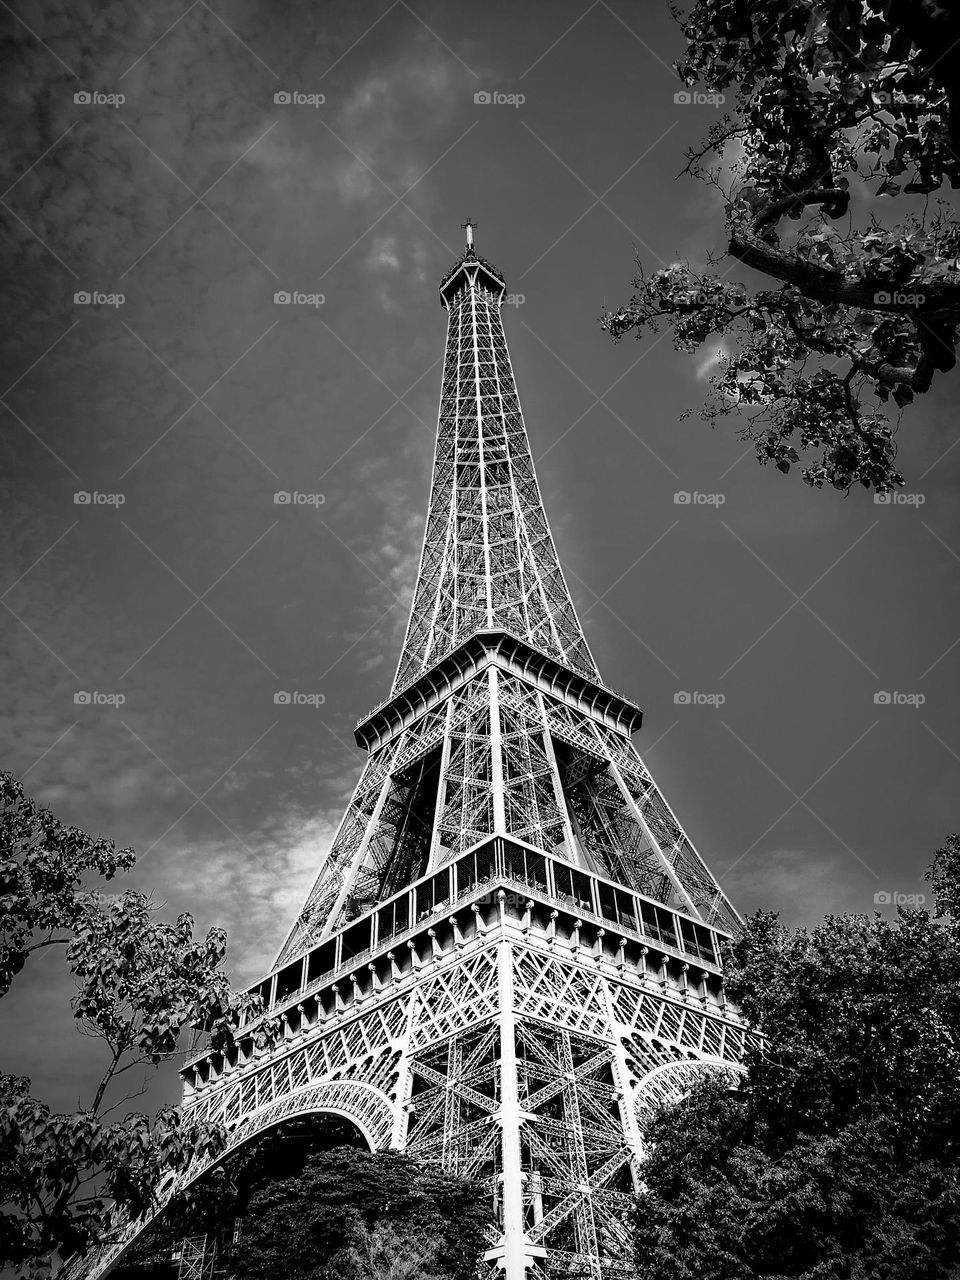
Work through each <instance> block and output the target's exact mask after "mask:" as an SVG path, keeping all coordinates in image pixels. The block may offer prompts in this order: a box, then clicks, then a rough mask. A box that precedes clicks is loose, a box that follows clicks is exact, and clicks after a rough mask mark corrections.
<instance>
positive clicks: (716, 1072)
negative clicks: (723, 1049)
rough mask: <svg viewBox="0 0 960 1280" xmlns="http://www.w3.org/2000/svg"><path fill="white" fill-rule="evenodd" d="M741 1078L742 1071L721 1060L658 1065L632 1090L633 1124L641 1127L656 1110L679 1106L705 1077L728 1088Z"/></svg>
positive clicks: (707, 1059)
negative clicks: (716, 1078) (717, 1078)
mask: <svg viewBox="0 0 960 1280" xmlns="http://www.w3.org/2000/svg"><path fill="white" fill-rule="evenodd" d="M743 1075H746V1071H745V1070H744V1068H743V1067H740V1066H735V1065H733V1064H732V1063H730V1062H727V1061H725V1060H724V1059H722V1058H706V1059H702V1058H701V1059H697V1060H693V1059H688V1060H685V1061H682V1062H664V1063H661V1065H660V1066H658V1067H654V1068H653V1070H652V1071H648V1072H647V1074H646V1075H645V1076H644V1077H643V1078H642V1079H641V1080H640V1081H639V1083H638V1084H637V1086H636V1099H635V1102H634V1111H635V1114H636V1117H637V1124H638V1125H641V1126H642V1125H643V1124H645V1123H646V1121H647V1120H648V1119H649V1118H650V1116H651V1115H652V1114H653V1112H654V1111H655V1110H656V1109H657V1108H658V1107H661V1106H663V1105H665V1104H666V1105H669V1104H670V1103H673V1102H679V1101H680V1099H681V1098H683V1097H685V1096H686V1094H688V1093H689V1092H690V1090H691V1089H692V1088H693V1086H694V1085H695V1084H696V1083H697V1081H698V1080H702V1079H703V1078H704V1077H706V1076H721V1077H724V1078H725V1079H727V1080H728V1081H729V1082H730V1084H731V1086H732V1085H734V1084H735V1083H736V1081H737V1079H738V1078H739V1077H740V1076H743Z"/></svg>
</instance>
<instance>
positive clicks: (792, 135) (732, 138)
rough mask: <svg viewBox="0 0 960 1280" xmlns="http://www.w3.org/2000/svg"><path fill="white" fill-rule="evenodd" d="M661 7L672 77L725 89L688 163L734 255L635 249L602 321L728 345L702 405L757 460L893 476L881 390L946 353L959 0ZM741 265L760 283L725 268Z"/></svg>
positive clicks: (956, 239)
mask: <svg viewBox="0 0 960 1280" xmlns="http://www.w3.org/2000/svg"><path fill="white" fill-rule="evenodd" d="M671 7H672V8H673V11H674V15H675V16H676V18H677V19H678V21H679V22H680V23H681V24H682V26H683V31H684V34H685V36H686V39H687V51H686V54H685V55H684V56H683V57H682V58H681V59H680V61H679V62H678V63H677V71H678V73H679V75H680V77H681V79H682V81H683V82H684V84H686V85H687V86H690V87H693V86H699V85H703V86H705V88H706V90H707V91H708V93H709V94H714V95H719V97H720V100H721V101H722V100H723V98H724V96H726V97H727V99H728V101H727V104H726V105H727V107H728V111H727V113H726V114H725V115H724V116H722V117H721V118H720V119H719V120H718V122H717V123H716V124H715V125H714V126H713V127H712V128H711V129H710V131H709V133H708V135H707V138H706V140H705V143H704V145H703V147H702V148H701V149H699V150H694V151H691V152H688V164H687V167H686V170H685V173H687V174H691V175H693V176H694V177H697V178H699V179H702V180H703V181H705V182H707V183H708V184H710V185H711V186H712V187H713V188H715V189H716V191H717V192H718V193H719V196H720V201H721V204H722V208H723V217H724V222H725V233H726V235H725V238H726V252H725V253H720V254H718V255H716V256H715V257H713V258H711V259H709V260H708V261H707V262H706V263H702V264H699V265H692V264H690V263H686V262H678V263H674V264H672V265H671V266H668V267H665V268H663V269H661V270H655V271H652V272H648V271H647V270H645V268H644V265H643V262H642V260H640V259H639V258H638V266H639V274H638V275H637V277H636V278H635V279H634V281H633V285H634V289H635V293H634V296H633V298H632V299H631V300H630V302H629V303H627V304H626V305H625V306H623V307H620V308H619V309H616V310H614V311H610V312H607V313H605V315H604V316H603V318H602V323H603V325H604V326H605V328H606V329H607V330H608V331H609V333H610V334H611V335H612V337H613V338H614V340H619V339H620V338H623V337H624V336H625V335H627V334H628V333H630V332H636V336H637V337H638V338H641V337H642V336H643V335H644V334H645V333H646V332H647V331H653V332H660V331H661V330H663V329H664V328H665V329H666V330H668V331H670V332H672V335H673V341H674V346H675V347H676V348H677V350H680V351H694V350H696V349H697V348H698V347H700V346H702V345H703V344H705V343H710V344H711V345H712V346H713V347H714V349H719V350H720V351H722V353H723V354H722V357H721V359H720V363H719V366H718V369H717V372H716V374H715V376H713V377H712V378H711V384H712V389H713V390H712V394H711V396H710V398H709V400H708V402H707V404H706V405H705V406H704V408H703V410H702V413H703V416H704V417H705V418H706V419H707V420H708V421H709V422H711V423H715V422H716V421H717V419H718V418H721V417H723V416H724V415H725V414H727V413H729V412H731V411H736V412H738V413H739V414H740V415H741V416H742V417H743V418H744V419H745V425H744V426H743V427H742V429H741V432H740V434H741V438H743V439H750V440H752V441H753V443H754V445H755V448H756V453H757V457H758V459H759V461H760V462H761V463H766V462H772V463H774V464H775V466H777V467H778V468H779V469H780V470H781V471H784V472H786V471H789V470H790V467H791V466H792V465H793V464H795V463H799V462H801V460H803V461H804V464H805V465H804V466H803V469H802V476H803V479H804V480H805V481H806V482H807V483H808V484H810V485H815V486H817V487H819V486H821V485H823V484H824V483H829V484H831V485H834V486H835V487H836V488H838V489H843V490H847V489H849V488H850V486H851V485H853V484H854V483H857V482H859V483H860V484H863V485H864V486H866V487H868V488H871V487H872V488H873V489H875V490H877V491H880V492H882V491H886V490H889V489H890V488H891V487H893V486H895V485H900V484H902V483H903V477H902V475H901V473H900V471H899V470H898V469H897V467H896V446H895V441H894V434H893V428H892V427H891V424H890V421H889V419H888V417H887V415H886V413H885V411H884V407H885V406H886V404H887V403H888V401H889V400H890V399H891V398H892V399H893V401H894V402H895V403H896V405H897V406H900V407H902V406H904V405H906V404H908V403H909V402H910V401H912V400H913V399H914V397H915V396H918V395H922V394H923V393H924V392H926V391H928V390H929V389H930V386H931V384H932V381H933V378H934V375H935V374H936V373H940V372H946V371H947V370H950V369H952V368H953V366H954V364H955V363H956V354H955V348H956V345H957V340H958V325H960V262H958V259H960V222H958V220H957V218H956V217H955V216H954V211H953V207H952V206H951V205H949V204H947V203H946V202H943V201H940V200H937V199H933V200H931V197H932V196H933V193H935V192H937V191H938V190H939V189H940V188H941V187H942V186H943V184H944V183H949V185H950V186H951V187H954V188H955V187H957V186H958V185H960V6H958V5H956V4H949V3H943V0H696V2H695V3H693V4H692V5H690V6H687V5H684V6H683V8H681V7H679V6H671ZM684 92H685V91H681V97H682V95H683V93H684ZM686 96H687V99H690V98H692V97H693V95H692V94H690V93H687V95H686ZM694 100H695V99H694ZM714 100H716V99H714ZM681 109H682V108H681ZM725 258H726V259H729V261H726V262H725V261H724V259H725ZM740 264H742V265H743V266H747V267H750V268H752V269H753V270H754V271H756V272H759V273H760V275H761V276H764V277H766V279H765V280H764V281H762V282H761V284H760V287H759V288H754V287H753V286H752V285H751V284H748V283H745V282H744V281H741V280H737V279H731V278H729V277H730V275H731V272H733V271H734V270H735V269H736V268H737V267H738V266H739V265H740ZM802 454H806V455H807V456H806V457H805V458H804V459H801V455H802Z"/></svg>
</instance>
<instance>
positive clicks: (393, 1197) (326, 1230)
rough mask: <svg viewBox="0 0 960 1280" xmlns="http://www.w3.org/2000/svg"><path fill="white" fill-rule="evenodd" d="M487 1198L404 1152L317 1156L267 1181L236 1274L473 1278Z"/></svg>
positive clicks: (266, 1279)
mask: <svg viewBox="0 0 960 1280" xmlns="http://www.w3.org/2000/svg"><path fill="white" fill-rule="evenodd" d="M488 1216H489V1209H488V1205H487V1204H486V1203H485V1202H484V1198H483V1197H482V1194H481V1193H480V1191H479V1189H478V1188H477V1187H475V1186H474V1185H473V1184H471V1183H468V1182H464V1181H462V1180H461V1179H459V1178H456V1177H453V1176H451V1175H449V1174H445V1173H442V1172H440V1171H439V1170H436V1169H433V1168H431V1167H429V1166H419V1165H418V1164H417V1163H416V1161H414V1160H412V1159H411V1158H410V1157H409V1156H404V1155H400V1154H398V1153H396V1152H385V1153H382V1154H378V1155H370V1154H369V1153H367V1152H365V1151H358V1150H355V1149H353V1148H350V1147H340V1148H337V1149H336V1150H333V1151H328V1152H321V1153H318V1154H316V1155H313V1156H311V1157H310V1158H309V1159H308V1160H307V1162H306V1164H305V1166H304V1168H303V1170H302V1171H301V1172H298V1173H297V1174H296V1175H294V1176H293V1177H291V1178H286V1179H282V1180H280V1181H278V1182H273V1183H271V1184H270V1185H268V1186H266V1187H263V1188H261V1189H260V1190H259V1191H258V1192H256V1193H255V1194H254V1196H253V1197H252V1198H251V1201H250V1204H249V1208H248V1210H247V1212H246V1214H245V1215H244V1218H243V1226H242V1239H241V1245H240V1247H239V1248H238V1249H237V1250H236V1253H235V1256H233V1257H232V1258H231V1261H230V1271H231V1273H232V1275H233V1277H234V1280H314V1277H315V1278H316V1280H474V1277H475V1275H476V1270H477V1258H478V1256H479V1253H480V1251H481V1249H482V1248H483V1247H484V1241H483V1226H484V1224H485V1222H486V1220H487V1218H488Z"/></svg>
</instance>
